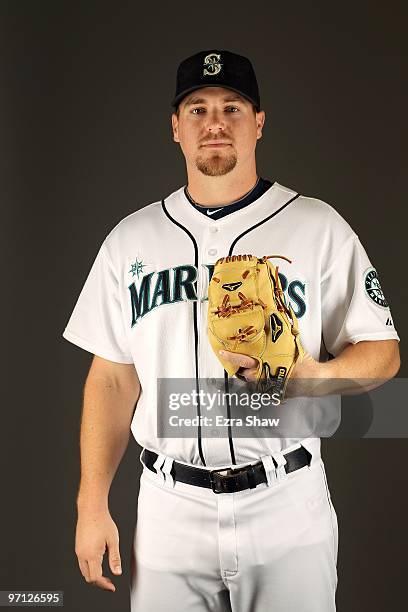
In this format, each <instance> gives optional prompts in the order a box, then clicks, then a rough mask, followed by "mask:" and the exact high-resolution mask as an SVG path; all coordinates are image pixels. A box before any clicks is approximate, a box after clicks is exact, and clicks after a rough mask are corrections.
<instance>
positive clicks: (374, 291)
mask: <svg viewBox="0 0 408 612" xmlns="http://www.w3.org/2000/svg"><path fill="white" fill-rule="evenodd" d="M364 287H365V290H366V293H367V295H368V297H369V298H370V299H371V300H372V301H373V302H374V303H375V304H377V306H382V307H383V308H388V302H387V300H386V299H385V295H384V293H383V291H382V289H381V285H380V280H379V278H378V274H377V270H376V269H375V268H369V269H368V270H366V271H365V272H364Z"/></svg>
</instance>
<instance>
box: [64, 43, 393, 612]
mask: <svg viewBox="0 0 408 612" xmlns="http://www.w3.org/2000/svg"><path fill="white" fill-rule="evenodd" d="M173 107H174V109H175V110H174V113H173V114H172V130H173V138H174V141H175V142H177V143H179V144H180V147H181V150H182V152H183V155H184V157H185V161H186V170H187V179H188V180H187V185H186V186H185V187H182V188H180V189H178V190H176V191H175V192H173V193H172V194H170V195H169V196H168V197H167V198H165V199H164V200H162V201H157V202H154V203H152V204H150V205H149V206H146V207H145V208H142V209H141V210H139V211H136V212H134V213H132V214H130V215H129V216H127V217H126V218H124V219H123V220H122V221H121V222H120V223H118V225H117V226H116V227H114V228H113V230H112V231H111V232H110V233H109V234H108V236H107V237H106V239H105V240H104V241H103V243H102V245H101V247H100V250H99V252H98V254H97V257H96V259H95V261H94V263H93V266H92V269H91V271H90V273H89V276H88V278H87V280H86V282H85V285H84V287H83V289H82V292H81V294H80V296H79V298H78V301H77V304H76V306H75V309H74V311H73V313H72V315H71V318H70V320H69V322H68V325H67V327H66V329H65V331H64V333H63V336H64V338H66V339H67V340H69V341H71V342H73V343H74V344H77V345H78V346H80V347H82V348H84V349H85V350H88V351H90V352H92V353H93V354H94V359H93V362H92V365H91V368H90V371H89V374H88V377H87V380H86V384H85V389H84V405H83V416H82V425H81V483H80V488H79V494H78V501H77V503H78V524H77V534H76V547H75V550H76V554H77V556H78V562H79V566H80V570H81V572H82V574H83V576H84V578H85V580H86V581H87V582H89V583H91V584H95V585H97V586H99V587H101V588H103V589H108V590H112V591H114V590H115V587H114V585H113V583H112V581H111V580H110V578H108V577H106V576H103V575H102V559H103V555H104V553H105V549H107V553H108V557H109V566H110V569H111V571H112V572H113V574H116V575H118V574H120V573H121V563H120V552H119V535H118V530H117V528H116V525H115V523H114V521H113V519H112V517H111V515H110V513H109V508H108V494H109V488H110V485H111V482H112V479H113V477H114V474H115V471H116V469H117V467H118V464H119V462H120V460H121V458H122V456H123V453H124V451H125V449H126V446H127V443H128V438H129V428H130V429H131V430H132V433H133V435H134V436H135V438H136V440H137V441H138V442H139V444H140V445H141V446H142V447H143V448H144V449H145V450H144V451H143V453H142V455H141V459H142V462H143V464H144V469H143V474H142V477H141V483H140V493H139V501H138V521H137V529H136V533H135V539H134V543H133V546H132V559H133V566H132V581H131V592H130V594H131V606H132V610H134V611H136V610H137V612H151V611H152V610H154V611H155V612H173V611H176V610H177V612H187V611H189V612H190V611H191V612H192V611H197V612H198V611H201V610H203V611H204V610H208V611H209V610H211V611H221V610H223V611H224V610H232V611H233V612H238V611H239V612H250V611H251V612H264V611H265V610H274V612H283V611H288V610H302V612H331V611H333V610H335V591H336V585H337V571H336V563H337V545H338V529H337V517H336V513H335V510H334V508H333V504H332V503H331V499H330V493H329V489H328V487H327V482H326V476H325V470H324V464H323V461H322V459H321V456H320V439H319V438H318V437H307V438H301V439H297V438H296V437H289V438H288V437H273V438H272V437H262V436H259V435H250V434H248V435H247V437H245V438H241V437H234V435H232V434H231V432H229V434H228V436H222V437H220V436H217V431H215V432H214V435H213V436H212V437H211V436H204V435H203V429H202V428H201V427H200V425H199V426H197V427H196V428H195V429H194V430H193V433H192V434H190V436H189V437H187V436H186V437H184V436H183V435H181V434H180V436H179V437H175V436H171V435H169V436H164V437H160V436H159V435H158V434H159V433H160V432H159V431H158V427H159V424H160V422H161V419H162V416H163V413H164V411H165V409H166V407H165V405H164V402H163V397H162V396H161V395H159V385H158V381H160V380H163V379H165V380H177V379H183V380H184V379H192V380H194V381H196V383H197V389H198V388H199V387H200V385H201V384H202V383H203V382H204V381H207V383H208V384H209V385H212V384H213V383H214V385H216V384H217V381H219V380H222V379H224V372H223V368H222V367H221V365H220V362H219V361H218V359H217V357H216V355H214V353H213V352H212V349H211V347H210V344H209V342H208V338H207V302H206V298H207V291H208V283H209V280H210V278H211V274H212V270H213V268H214V264H215V262H216V260H217V259H218V258H219V257H222V256H224V255H227V254H228V253H231V252H233V253H234V254H244V253H252V254H254V255H257V256H259V257H261V256H262V255H268V254H269V253H270V252H271V251H272V252H275V253H282V254H283V255H285V256H287V257H288V258H289V259H291V260H292V262H293V263H292V264H289V263H286V262H285V261H283V262H282V264H281V265H280V275H281V281H282V284H283V289H284V291H285V294H286V299H287V300H289V301H290V303H291V305H292V307H293V308H294V310H295V312H296V315H297V317H298V319H299V327H300V333H301V338H302V344H303V346H304V348H305V350H306V351H307V353H306V357H305V359H303V361H302V362H301V363H298V364H297V365H296V368H295V370H294V373H293V379H294V380H302V379H309V378H312V379H326V380H332V379H336V380H337V379H338V380H339V381H340V382H339V384H338V386H337V387H336V391H337V392H341V380H343V379H372V380H373V384H372V386H375V385H376V384H378V383H377V382H376V381H377V380H379V379H381V380H386V379H389V378H391V377H393V376H394V375H395V374H396V372H397V371H398V369H399V351H398V340H399V338H398V335H397V332H396V331H395V329H394V327H393V323H392V318H391V314H390V311H389V307H388V304H387V302H386V300H385V297H384V295H383V293H382V292H381V287H380V285H379V281H378V276H377V273H376V271H375V269H374V268H373V267H372V265H371V263H370V261H369V259H368V257H367V254H366V252H365V250H364V248H363V247H362V245H361V243H360V241H359V239H358V237H357V236H356V234H355V233H354V232H353V230H352V229H351V228H350V226H349V225H348V224H347V223H346V221H344V220H343V219H342V218H341V217H340V215H338V213H337V212H335V210H334V209H333V208H332V207H331V206H329V205H328V204H326V203H325V202H322V201H321V200H317V199H315V198H309V197H305V196H301V195H300V194H297V193H296V192H295V191H293V190H292V189H290V188H287V187H284V186H282V185H280V184H279V183H278V182H277V181H269V180H266V179H263V178H261V177H259V175H258V173H257V168H256V159H255V149H256V144H257V141H258V140H259V139H260V138H261V137H262V131H263V127H264V123H265V112H264V111H262V110H261V107H260V98H259V92H258V86H257V81H256V76H255V73H254V71H253V68H252V65H251V63H250V61H249V60H248V59H247V58H245V57H242V56H240V55H236V54H234V53H231V52H228V51H218V50H213V51H211V50H208V51H202V52H199V53H197V54H195V55H194V56H192V57H190V58H187V59H186V60H184V61H183V62H182V63H181V64H180V66H179V68H178V72H177V84H176V95H175V97H174V99H173ZM227 357H228V358H229V359H230V360H238V362H237V363H238V364H239V365H240V367H241V375H242V376H243V377H244V378H246V379H247V380H251V379H252V378H253V368H254V365H255V362H254V360H251V358H248V357H246V356H242V355H235V354H232V353H230V354H229V356H228V355H227ZM224 380H225V379H224ZM227 380H228V378H227ZM135 405H136V409H135ZM199 413H200V405H199V402H198V403H197V404H196V406H195V407H194V408H193V409H192V410H191V416H194V415H196V414H197V416H200V414H199ZM232 468H233V469H234V471H231V469H232ZM220 491H221V492H220Z"/></svg>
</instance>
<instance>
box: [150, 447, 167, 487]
mask: <svg viewBox="0 0 408 612" xmlns="http://www.w3.org/2000/svg"><path fill="white" fill-rule="evenodd" d="M165 461H166V455H162V454H161V453H160V454H159V455H158V457H157V459H156V461H155V462H154V464H153V467H154V469H155V470H156V474H157V476H159V478H160V480H161V482H162V484H163V485H164V484H165V481H166V477H165V475H164V474H163V472H162V466H163V464H164V462H165Z"/></svg>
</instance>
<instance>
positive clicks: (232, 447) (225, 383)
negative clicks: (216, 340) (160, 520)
mask: <svg viewBox="0 0 408 612" xmlns="http://www.w3.org/2000/svg"><path fill="white" fill-rule="evenodd" d="M299 195H300V194H299V193H297V194H296V195H295V196H294V197H293V198H291V199H290V200H289V201H288V202H286V203H285V204H283V205H282V206H281V207H280V208H278V210H276V211H275V212H273V213H272V214H270V215H268V216H267V217H265V219H262V221H259V223H256V224H255V225H252V226H251V227H249V228H248V229H247V230H245V232H242V234H240V235H239V236H237V237H236V238H235V240H234V241H233V242H232V244H231V246H230V249H229V252H228V254H229V255H232V251H233V250H234V247H235V245H236V244H237V242H238V240H240V239H241V238H242V237H243V236H245V235H246V234H249V232H251V231H252V230H254V229H256V228H257V227H259V226H260V225H263V224H264V223H266V222H267V221H269V220H270V219H272V218H273V217H275V216H276V215H277V214H279V213H280V212H281V211H282V210H284V209H285V208H286V207H287V206H288V205H289V204H290V203H291V202H293V201H294V200H296V198H298V197H299ZM161 205H162V209H163V212H164V214H165V215H166V217H167V218H168V219H169V220H170V221H171V222H172V223H174V225H177V227H179V228H180V229H182V230H183V231H184V232H185V233H186V234H187V236H188V237H189V238H190V240H191V241H192V243H193V246H194V265H195V266H196V269H197V270H198V245H197V242H196V240H195V238H194V236H193V235H192V234H191V232H190V231H189V230H188V229H187V228H186V227H184V226H183V225H181V223H179V222H178V221H176V220H175V219H173V217H172V216H171V215H170V213H169V212H168V210H167V208H166V205H165V203H164V199H163V200H162V201H161ZM194 284H195V288H196V295H197V297H198V289H197V280H196V282H195V283H194ZM193 315H194V350H195V372H196V390H197V398H199V392H200V389H199V383H198V321H197V302H196V301H193ZM228 389H229V379H228V372H226V370H224V390H225V393H226V400H227V414H228V417H230V416H231V406H230V403H229V401H228V395H227V394H228ZM197 416H198V417H199V418H198V422H199V425H198V427H197V443H198V452H199V455H200V459H201V461H202V463H203V465H204V466H205V465H206V463H205V459H204V454H203V450H202V443H201V425H200V421H201V419H200V416H201V407H200V402H199V399H197ZM228 442H229V448H230V456H231V463H232V464H233V465H236V460H235V450H234V441H233V438H232V432H231V427H230V426H228Z"/></svg>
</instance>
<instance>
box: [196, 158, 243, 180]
mask: <svg viewBox="0 0 408 612" xmlns="http://www.w3.org/2000/svg"><path fill="white" fill-rule="evenodd" d="M195 163H196V168H197V170H199V171H200V172H202V174H204V175H205V176H224V174H228V172H231V170H233V169H234V168H235V166H236V165H237V155H236V153H235V152H233V153H230V154H229V155H220V154H219V153H217V152H214V153H213V154H212V155H211V156H208V157H204V156H203V155H199V156H198V157H197V158H196V162H195Z"/></svg>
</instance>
